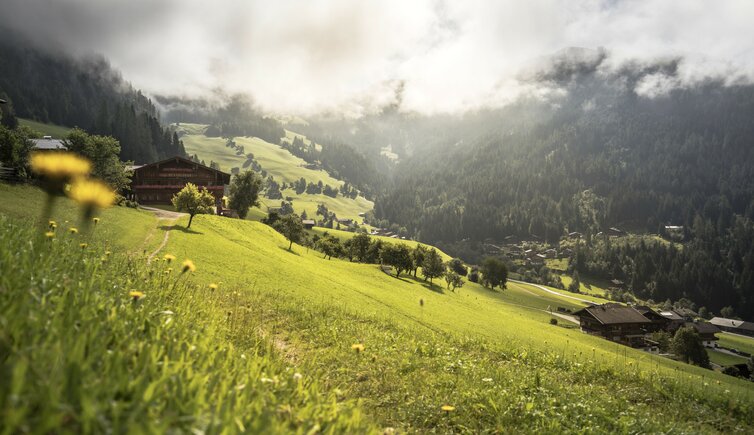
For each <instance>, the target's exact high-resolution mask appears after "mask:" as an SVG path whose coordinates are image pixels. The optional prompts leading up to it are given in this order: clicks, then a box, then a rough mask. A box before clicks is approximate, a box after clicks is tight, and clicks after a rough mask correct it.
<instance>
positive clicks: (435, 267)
mask: <svg viewBox="0 0 754 435" xmlns="http://www.w3.org/2000/svg"><path fill="white" fill-rule="evenodd" d="M444 274H445V263H443V262H442V257H440V254H439V253H438V252H437V250H436V249H434V248H432V249H430V250H429V251H428V252H427V255H426V256H425V257H424V262H423V263H422V276H424V279H429V283H430V284H432V279H433V278H439V277H441V276H443V275H444Z"/></svg>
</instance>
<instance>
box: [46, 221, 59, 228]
mask: <svg viewBox="0 0 754 435" xmlns="http://www.w3.org/2000/svg"><path fill="white" fill-rule="evenodd" d="M47 225H49V226H50V228H52V227H57V226H58V223H57V222H55V221H49V222H47Z"/></svg>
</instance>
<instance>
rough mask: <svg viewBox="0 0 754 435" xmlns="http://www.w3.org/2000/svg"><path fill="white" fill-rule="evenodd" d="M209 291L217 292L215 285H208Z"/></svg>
mask: <svg viewBox="0 0 754 435" xmlns="http://www.w3.org/2000/svg"><path fill="white" fill-rule="evenodd" d="M209 289H210V290H212V291H214V290H217V284H215V283H214V282H213V283H212V284H210V285H209Z"/></svg>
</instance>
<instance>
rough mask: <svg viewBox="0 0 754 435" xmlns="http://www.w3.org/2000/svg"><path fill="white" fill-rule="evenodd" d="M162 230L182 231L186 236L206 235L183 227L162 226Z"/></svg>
mask: <svg viewBox="0 0 754 435" xmlns="http://www.w3.org/2000/svg"><path fill="white" fill-rule="evenodd" d="M160 229H161V230H163V231H173V230H175V231H180V232H182V233H186V234H204V233H202V232H199V231H194V230H192V229H191V228H186V227H184V226H183V225H160Z"/></svg>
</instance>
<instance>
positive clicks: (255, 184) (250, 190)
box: [228, 171, 262, 219]
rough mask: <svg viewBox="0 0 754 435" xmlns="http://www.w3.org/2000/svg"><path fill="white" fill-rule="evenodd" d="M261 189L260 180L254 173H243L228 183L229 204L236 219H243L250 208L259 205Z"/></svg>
mask: <svg viewBox="0 0 754 435" xmlns="http://www.w3.org/2000/svg"><path fill="white" fill-rule="evenodd" d="M261 189H262V178H261V177H259V176H258V175H257V174H256V173H255V172H254V171H244V172H242V173H240V174H238V175H236V176H235V177H233V181H232V182H231V183H230V203H229V204H228V205H229V206H230V208H231V209H232V210H235V211H236V213H238V217H240V218H241V219H245V218H246V215H247V214H248V213H249V208H250V207H255V206H257V205H259V191H260V190H261Z"/></svg>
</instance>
